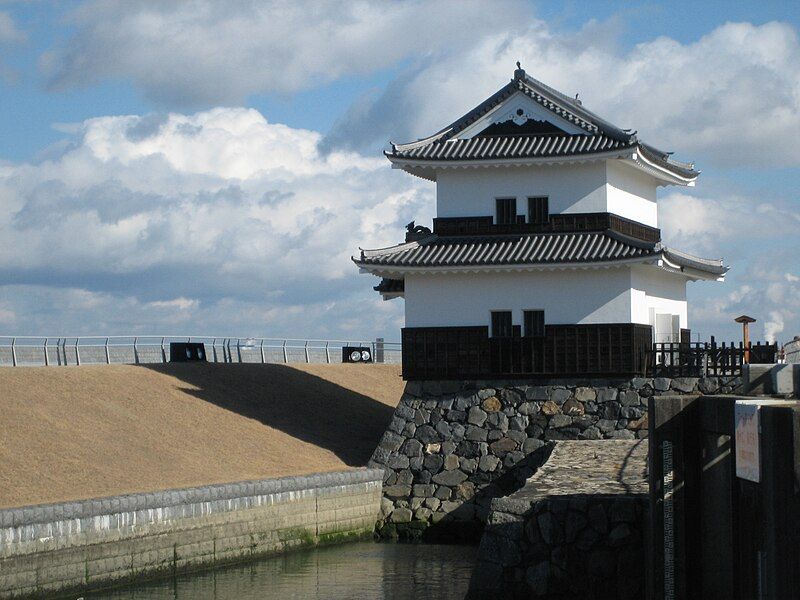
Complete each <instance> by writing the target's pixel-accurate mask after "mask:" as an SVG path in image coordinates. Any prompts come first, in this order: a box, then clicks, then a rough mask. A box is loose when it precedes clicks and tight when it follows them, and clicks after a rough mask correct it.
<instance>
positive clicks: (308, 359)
mask: <svg viewBox="0 0 800 600" xmlns="http://www.w3.org/2000/svg"><path fill="white" fill-rule="evenodd" d="M305 351H306V364H309V363H310V362H311V359H310V358H309V356H308V340H306V345H305Z"/></svg>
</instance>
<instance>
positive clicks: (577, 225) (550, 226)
mask: <svg viewBox="0 0 800 600" xmlns="http://www.w3.org/2000/svg"><path fill="white" fill-rule="evenodd" d="M576 231H615V232H617V233H620V234H622V235H626V236H628V237H632V238H635V239H637V240H642V241H643V242H649V243H655V242H658V241H661V230H660V229H657V228H655V227H649V226H648V225H643V224H642V223H638V222H636V221H632V220H631V219H626V218H624V217H620V216H619V215H615V214H613V213H564V214H551V215H550V216H549V219H548V221H547V223H526V222H525V217H524V216H521V215H520V216H519V217H518V222H517V223H505V224H495V223H494V219H493V218H492V217H438V218H435V219H434V220H433V233H435V234H437V235H440V236H448V235H502V234H506V235H508V234H527V233H565V232H576Z"/></svg>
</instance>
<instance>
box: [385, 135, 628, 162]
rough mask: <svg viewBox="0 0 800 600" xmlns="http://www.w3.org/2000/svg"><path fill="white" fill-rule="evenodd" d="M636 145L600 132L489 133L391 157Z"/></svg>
mask: <svg viewBox="0 0 800 600" xmlns="http://www.w3.org/2000/svg"><path fill="white" fill-rule="evenodd" d="M635 145H636V144H635V143H634V144H630V143H626V142H621V141H619V140H615V139H612V138H610V137H608V136H605V135H602V134H601V135H569V134H566V133H565V134H562V135H552V134H550V135H521V136H492V137H473V138H470V139H466V140H451V141H447V142H435V143H432V144H427V145H424V146H417V147H415V148H411V149H410V150H404V151H400V150H397V151H395V152H394V154H393V156H396V157H402V158H411V159H424V160H471V159H493V158H530V157H540V156H541V157H544V156H567V155H575V154H591V153H596V152H608V151H610V150H617V149H620V148H630V147H632V146H635Z"/></svg>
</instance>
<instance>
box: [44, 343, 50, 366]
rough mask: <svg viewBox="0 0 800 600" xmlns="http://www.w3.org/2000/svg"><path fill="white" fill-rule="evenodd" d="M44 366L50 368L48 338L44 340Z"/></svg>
mask: <svg viewBox="0 0 800 600" xmlns="http://www.w3.org/2000/svg"><path fill="white" fill-rule="evenodd" d="M44 366H45V367H49V366H50V358H49V357H48V356H47V338H44Z"/></svg>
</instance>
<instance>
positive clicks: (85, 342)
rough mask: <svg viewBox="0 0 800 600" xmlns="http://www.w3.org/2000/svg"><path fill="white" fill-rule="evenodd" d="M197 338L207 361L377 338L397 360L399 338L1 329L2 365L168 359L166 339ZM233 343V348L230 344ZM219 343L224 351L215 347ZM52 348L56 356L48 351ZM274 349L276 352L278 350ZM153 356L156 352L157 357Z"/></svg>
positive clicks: (313, 356)
mask: <svg viewBox="0 0 800 600" xmlns="http://www.w3.org/2000/svg"><path fill="white" fill-rule="evenodd" d="M176 341H181V342H186V341H188V342H193V341H194V342H200V343H204V344H205V345H206V346H209V345H210V346H211V348H210V352H207V359H208V360H209V361H210V362H224V363H234V362H237V363H244V362H250V363H253V362H255V363H264V364H266V363H275V362H277V363H291V362H302V363H312V362H321V363H331V362H338V359H337V360H336V361H334V360H332V357H331V348H337V347H344V346H351V345H352V346H366V347H368V348H370V350H371V355H372V356H373V357H376V358H377V356H376V348H377V344H378V342H380V344H381V346H382V348H383V350H384V354H383V356H384V357H388V358H389V360H388V361H386V362H400V355H401V344H400V342H386V341H383V340H382V339H381V338H379V339H378V340H330V339H328V340H326V339H322V338H320V339H311V338H268V337H252V336H246V337H245V336H241V337H236V336H225V337H223V336H195V335H191V336H187V335H175V336H172V335H164V334H153V335H141V334H135V335H98V336H93V335H76V336H37V335H24V336H21V335H16V336H7V335H0V366H3V365H10V366H15V367H16V366H20V365H23V364H25V365H42V366H54V365H59V366H61V365H70V364H72V365H82V364H106V365H110V364H115V363H116V364H143V363H148V362H150V363H153V362H156V363H158V362H161V363H166V362H169V353H168V352H167V350H168V348H167V345H168V344H169V343H171V342H176ZM234 345H235V354H234V348H233V346H234ZM220 346H221V348H222V354H221V355H220V354H219V353H218V348H219V347H220ZM52 349H55V352H56V360H55V361H54V360H52V359H51V356H50V351H51V350H52ZM276 351H277V353H276ZM156 357H157V358H156Z"/></svg>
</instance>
